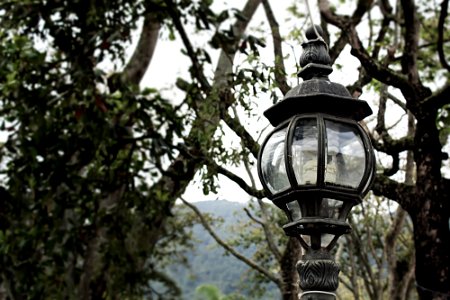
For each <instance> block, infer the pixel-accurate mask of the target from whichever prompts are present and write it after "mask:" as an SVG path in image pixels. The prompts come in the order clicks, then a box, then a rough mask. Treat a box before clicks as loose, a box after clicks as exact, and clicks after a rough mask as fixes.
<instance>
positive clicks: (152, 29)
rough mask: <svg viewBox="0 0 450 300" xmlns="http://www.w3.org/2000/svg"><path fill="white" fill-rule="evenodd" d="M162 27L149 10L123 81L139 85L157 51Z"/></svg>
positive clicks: (123, 74)
mask: <svg viewBox="0 0 450 300" xmlns="http://www.w3.org/2000/svg"><path fill="white" fill-rule="evenodd" d="M160 28H161V24H160V22H159V20H158V19H157V17H156V16H155V15H154V14H153V13H152V12H149V13H148V14H147V15H146V16H145V18H144V25H143V27H142V31H141V35H140V37H139V41H138V44H137V46H136V49H135V50H134V52H133V55H132V56H131V58H130V60H129V61H128V64H127V65H126V66H125V69H124V70H123V71H122V74H121V79H122V81H123V82H125V83H131V84H135V85H139V83H140V82H141V80H142V77H143V76H144V74H145V72H146V71H147V68H148V66H149V65H150V62H151V60H152V57H153V53H154V52H155V48H156V44H157V42H158V34H159V29H160Z"/></svg>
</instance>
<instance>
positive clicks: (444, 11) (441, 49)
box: [437, 0, 450, 72]
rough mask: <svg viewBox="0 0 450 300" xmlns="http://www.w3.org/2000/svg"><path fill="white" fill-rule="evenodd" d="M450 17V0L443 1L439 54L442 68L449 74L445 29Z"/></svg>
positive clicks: (440, 14)
mask: <svg viewBox="0 0 450 300" xmlns="http://www.w3.org/2000/svg"><path fill="white" fill-rule="evenodd" d="M447 15H448V0H443V1H442V3H441V11H440V13H439V23H438V47H437V49H438V54H439V61H440V62H441V65H442V67H444V68H446V69H447V71H448V72H450V65H449V64H448V62H447V59H446V57H445V53H444V27H445V18H446V17H447Z"/></svg>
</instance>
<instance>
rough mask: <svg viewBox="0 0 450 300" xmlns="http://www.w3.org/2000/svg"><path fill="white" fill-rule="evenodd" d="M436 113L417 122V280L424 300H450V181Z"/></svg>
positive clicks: (414, 207)
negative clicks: (443, 164) (443, 165)
mask: <svg viewBox="0 0 450 300" xmlns="http://www.w3.org/2000/svg"><path fill="white" fill-rule="evenodd" d="M433 116H435V114H433V113H430V114H429V115H428V116H427V117H426V118H423V119H422V120H419V121H418V122H417V131H416V136H415V144H416V151H415V153H414V158H415V161H416V170H417V183H416V195H417V198H416V199H415V200H414V201H412V203H410V204H411V209H410V210H409V213H410V215H411V217H412V220H413V224H414V242H415V249H416V281H417V283H416V284H417V291H418V293H419V297H420V299H448V298H449V297H450V293H449V292H450V281H449V266H450V260H449V254H450V247H449V241H450V233H449V198H450V186H449V184H448V180H444V179H442V178H441V174H440V167H441V157H442V154H441V145H440V142H439V133H438V132H437V129H436V125H435V118H434V117H433Z"/></svg>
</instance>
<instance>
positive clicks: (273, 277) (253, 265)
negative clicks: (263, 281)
mask: <svg viewBox="0 0 450 300" xmlns="http://www.w3.org/2000/svg"><path fill="white" fill-rule="evenodd" d="M180 199H181V201H183V203H184V204H185V205H186V206H187V207H189V208H190V209H192V210H193V211H194V213H195V214H196V215H197V217H198V218H199V220H200V222H201V223H202V225H203V227H204V228H205V229H206V231H208V233H209V234H210V235H211V237H212V238H213V239H214V240H215V241H216V242H217V243H218V244H219V245H220V246H222V248H224V249H225V250H226V251H227V252H229V253H230V254H231V255H233V256H234V257H236V258H237V259H239V260H240V261H242V262H244V263H245V264H246V265H248V266H249V267H251V268H252V269H254V270H256V271H258V272H259V273H261V274H262V275H264V276H265V277H266V278H267V279H269V280H270V281H272V282H274V283H275V284H276V285H280V284H281V281H280V278H278V277H277V276H276V275H275V274H273V273H271V272H270V271H269V270H267V269H264V268H263V267H261V266H260V265H258V264H257V263H256V262H254V261H253V260H251V259H249V258H247V257H245V256H244V255H242V254H240V253H239V252H237V251H236V250H235V249H234V248H233V247H231V246H230V245H228V244H227V243H226V242H225V241H224V240H222V239H221V238H220V237H219V236H218V235H217V234H216V233H215V232H214V230H213V229H212V228H211V226H210V225H209V223H208V222H207V221H206V219H205V217H204V216H203V214H202V213H201V212H200V211H199V210H198V208H197V207H196V206H195V205H192V204H191V203H189V202H187V201H186V200H184V199H183V198H180Z"/></svg>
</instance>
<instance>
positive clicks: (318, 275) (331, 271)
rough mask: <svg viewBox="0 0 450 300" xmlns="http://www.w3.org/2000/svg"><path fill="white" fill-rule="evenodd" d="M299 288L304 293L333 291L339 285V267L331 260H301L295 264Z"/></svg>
mask: <svg viewBox="0 0 450 300" xmlns="http://www.w3.org/2000/svg"><path fill="white" fill-rule="evenodd" d="M297 271H298V274H299V276H300V282H299V284H300V288H301V289H302V290H304V291H307V290H319V291H335V290H336V289H337V287H338V284H339V278H338V276H339V271H340V270H339V266H338V264H337V263H335V262H334V261H332V260H328V259H315V260H301V261H299V262H298V263H297Z"/></svg>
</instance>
